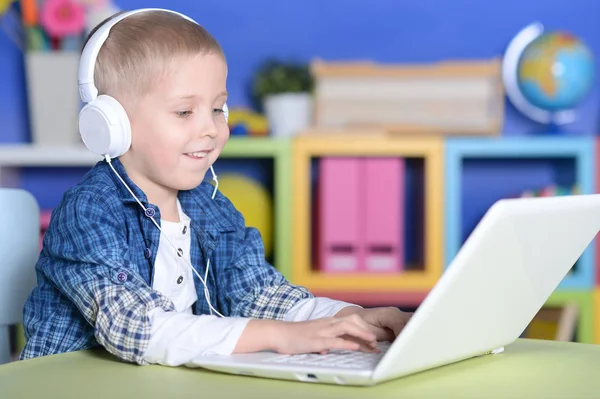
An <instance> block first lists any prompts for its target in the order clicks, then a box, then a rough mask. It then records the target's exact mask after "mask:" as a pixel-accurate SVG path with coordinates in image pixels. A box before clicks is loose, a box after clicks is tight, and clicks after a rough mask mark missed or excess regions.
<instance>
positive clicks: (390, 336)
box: [334, 306, 413, 342]
mask: <svg viewBox="0 0 600 399" xmlns="http://www.w3.org/2000/svg"><path fill="white" fill-rule="evenodd" d="M352 314H354V315H358V316H360V318H361V319H363V320H364V321H365V322H366V323H367V325H368V326H369V329H370V330H371V331H372V332H373V333H375V335H376V336H377V340H378V341H389V342H392V341H393V340H394V339H395V338H396V337H397V336H398V334H400V331H402V329H403V328H404V326H405V325H406V323H408V320H410V318H411V316H412V315H413V314H412V313H408V312H403V311H401V310H400V309H398V308H395V307H383V308H373V309H362V308H359V307H357V306H348V307H345V308H343V309H342V310H340V311H339V312H338V313H337V314H336V315H335V316H334V317H348V315H352Z"/></svg>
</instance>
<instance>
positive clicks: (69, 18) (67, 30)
mask: <svg viewBox="0 0 600 399" xmlns="http://www.w3.org/2000/svg"><path fill="white" fill-rule="evenodd" d="M40 24H41V25H42V27H43V28H44V29H45V30H46V32H48V35H50V36H51V37H56V38H61V37H65V36H73V35H78V34H80V33H82V31H83V28H84V24H85V13H84V8H83V6H82V5H81V4H80V3H79V2H76V1H73V0H46V1H45V2H44V4H43V6H42V10H41V15H40Z"/></svg>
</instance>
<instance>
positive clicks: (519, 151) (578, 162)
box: [445, 137, 595, 290]
mask: <svg viewBox="0 0 600 399" xmlns="http://www.w3.org/2000/svg"><path fill="white" fill-rule="evenodd" d="M594 148H595V147H594V142H593V140H592V139H590V138H565V137H556V138H552V137H549V138H541V137H536V138H469V139H466V138H461V139H457V138H452V139H448V140H447V142H446V158H445V162H446V167H445V173H446V175H445V184H446V210H445V213H446V217H447V219H446V237H445V245H446V250H445V254H446V259H445V267H447V266H448V264H449V263H450V261H451V260H452V259H453V257H454V256H455V255H456V253H457V252H458V250H459V248H460V246H461V245H462V242H463V237H462V231H463V226H462V223H463V221H462V216H461V215H462V210H463V209H462V204H463V198H462V190H463V188H464V187H463V186H464V184H463V183H464V182H463V173H464V171H463V166H464V163H465V161H466V160H468V159H492V160H493V159H496V160H498V159H502V160H510V161H516V160H523V159H533V160H536V159H537V160H540V159H571V160H574V163H575V166H574V169H575V170H574V174H575V182H574V183H575V184H576V185H577V186H578V187H579V190H580V192H581V193H584V194H589V193H593V192H594V190H595V187H594V185H595V163H594ZM497 199H500V198H497ZM594 259H595V248H594V247H593V246H590V247H589V248H588V249H587V250H586V251H585V252H584V254H583V255H582V256H581V258H580V259H579V261H578V264H577V270H573V272H572V273H570V274H569V275H568V276H567V277H566V278H565V279H564V280H563V281H562V282H561V284H560V286H559V290H577V289H585V290H590V289H592V288H593V286H594V282H595V260H594Z"/></svg>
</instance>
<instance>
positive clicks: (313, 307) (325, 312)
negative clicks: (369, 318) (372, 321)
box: [283, 297, 360, 321]
mask: <svg viewBox="0 0 600 399" xmlns="http://www.w3.org/2000/svg"><path fill="white" fill-rule="evenodd" d="M348 306H356V307H359V308H360V306H359V305H354V304H352V303H348V302H343V301H337V300H334V299H329V298H325V297H317V298H307V299H302V300H300V301H298V302H297V303H296V304H295V305H294V306H293V307H292V308H291V309H290V310H288V311H287V312H286V314H285V316H284V318H283V319H284V320H285V321H304V320H314V319H321V318H324V317H333V316H335V315H336V313H337V312H339V311H340V310H342V309H343V308H346V307H348Z"/></svg>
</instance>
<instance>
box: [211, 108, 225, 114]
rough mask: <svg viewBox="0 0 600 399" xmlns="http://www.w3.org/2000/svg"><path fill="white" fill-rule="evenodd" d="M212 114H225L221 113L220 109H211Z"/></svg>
mask: <svg viewBox="0 0 600 399" xmlns="http://www.w3.org/2000/svg"><path fill="white" fill-rule="evenodd" d="M213 112H214V113H215V114H222V113H223V112H225V111H223V109H221V108H215V109H213Z"/></svg>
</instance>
